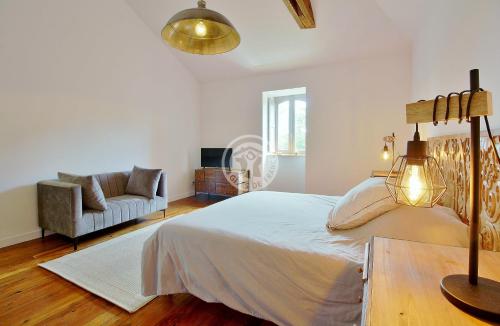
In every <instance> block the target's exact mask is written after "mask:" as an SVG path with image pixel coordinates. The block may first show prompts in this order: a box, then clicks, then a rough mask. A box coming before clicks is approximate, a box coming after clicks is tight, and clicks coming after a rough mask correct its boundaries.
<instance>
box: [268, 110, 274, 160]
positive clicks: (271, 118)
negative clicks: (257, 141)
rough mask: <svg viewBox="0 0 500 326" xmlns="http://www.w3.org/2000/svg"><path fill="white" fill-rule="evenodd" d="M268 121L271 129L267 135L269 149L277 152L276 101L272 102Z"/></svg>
mask: <svg viewBox="0 0 500 326" xmlns="http://www.w3.org/2000/svg"><path fill="white" fill-rule="evenodd" d="M269 102H271V101H269ZM268 121H269V130H268V135H267V139H268V142H269V149H268V150H269V152H271V153H275V152H276V109H275V107H274V103H272V104H271V103H270V106H269V117H268Z"/></svg>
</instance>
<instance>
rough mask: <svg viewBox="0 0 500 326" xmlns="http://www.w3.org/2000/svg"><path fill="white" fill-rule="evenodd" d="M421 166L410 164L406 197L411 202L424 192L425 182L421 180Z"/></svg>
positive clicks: (418, 198)
mask: <svg viewBox="0 0 500 326" xmlns="http://www.w3.org/2000/svg"><path fill="white" fill-rule="evenodd" d="M422 169H423V167H422V166H419V165H410V170H409V177H408V183H407V188H408V199H409V200H410V202H411V203H412V204H416V203H417V202H418V201H419V200H420V197H421V196H422V194H423V193H424V191H425V189H424V185H425V182H424V181H423V180H422V172H423V171H422Z"/></svg>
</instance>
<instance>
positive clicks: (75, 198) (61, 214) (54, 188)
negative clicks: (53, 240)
mask: <svg viewBox="0 0 500 326" xmlns="http://www.w3.org/2000/svg"><path fill="white" fill-rule="evenodd" d="M37 196H38V223H39V225H40V227H41V228H44V229H47V230H50V231H53V232H56V233H60V234H63V235H66V236H68V237H71V238H74V237H75V236H76V229H77V227H78V224H79V223H81V221H82V187H81V186H80V185H77V184H73V183H67V182H61V181H57V180H49V181H41V182H39V183H38V184H37Z"/></svg>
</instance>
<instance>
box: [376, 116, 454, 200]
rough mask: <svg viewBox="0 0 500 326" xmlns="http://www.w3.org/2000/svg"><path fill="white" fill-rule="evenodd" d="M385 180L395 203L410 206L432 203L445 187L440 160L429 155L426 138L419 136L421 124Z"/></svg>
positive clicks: (439, 196)
mask: <svg viewBox="0 0 500 326" xmlns="http://www.w3.org/2000/svg"><path fill="white" fill-rule="evenodd" d="M391 176H396V177H395V178H393V177H392V178H391ZM385 184H386V186H387V189H389V192H390V194H391V196H392V198H393V199H394V200H395V201H396V203H399V204H405V205H409V206H418V207H432V206H434V205H435V204H436V203H437V202H438V200H439V198H441V196H442V195H443V194H444V192H445V191H446V183H445V181H444V177H443V174H442V173H441V169H440V168H439V165H438V162H437V161H436V159H435V158H434V157H432V156H428V155H427V142H426V141H421V140H420V134H419V132H418V125H417V130H416V131H415V135H414V136H413V140H411V141H409V142H408V146H407V149H406V155H404V156H399V157H398V158H397V160H396V161H395V162H394V164H393V166H392V169H391V172H390V173H389V177H387V180H386V181H385Z"/></svg>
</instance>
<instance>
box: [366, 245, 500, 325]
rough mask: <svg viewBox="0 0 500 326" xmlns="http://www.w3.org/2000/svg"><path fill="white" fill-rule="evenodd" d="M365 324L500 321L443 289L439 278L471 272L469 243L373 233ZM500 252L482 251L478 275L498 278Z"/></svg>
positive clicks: (464, 323) (482, 322)
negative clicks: (466, 307) (475, 312)
mask: <svg viewBox="0 0 500 326" xmlns="http://www.w3.org/2000/svg"><path fill="white" fill-rule="evenodd" d="M366 252H367V254H366V256H365V266H364V270H363V279H364V280H365V288H364V296H363V319H362V325H377V326H378V325H381V326H385V325H464V326H465V325H497V324H495V323H492V322H489V321H485V320H481V319H478V318H476V317H474V316H471V315H469V314H467V313H465V312H463V311H462V310H460V309H458V308H457V307H455V306H454V305H453V304H451V303H450V302H449V301H448V300H447V299H446V298H445V297H444V295H443V294H442V293H441V289H440V286H439V284H440V282H441V279H442V278H443V277H444V276H446V275H449V274H467V266H468V252H469V251H468V249H467V248H459V247H449V246H440V245H433V244H427V243H420V242H413V241H404V240H395V239H387V238H378V237H375V238H373V239H372V241H371V242H370V244H369V245H367V250H366ZM498 266H500V252H493V251H485V250H480V251H479V276H483V277H487V278H490V279H492V280H495V281H500V271H499V269H498Z"/></svg>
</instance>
